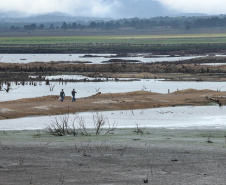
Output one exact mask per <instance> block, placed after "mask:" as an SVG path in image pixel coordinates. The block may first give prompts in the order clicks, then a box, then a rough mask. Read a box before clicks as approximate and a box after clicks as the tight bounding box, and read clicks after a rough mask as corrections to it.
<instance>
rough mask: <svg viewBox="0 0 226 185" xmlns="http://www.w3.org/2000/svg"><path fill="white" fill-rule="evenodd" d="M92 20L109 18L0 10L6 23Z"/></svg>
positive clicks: (0, 19) (0, 15)
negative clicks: (29, 13) (29, 14)
mask: <svg viewBox="0 0 226 185" xmlns="http://www.w3.org/2000/svg"><path fill="white" fill-rule="evenodd" d="M93 20H100V21H108V20H111V19H110V18H95V17H76V16H71V15H69V14H65V13H62V12H53V13H47V14H39V15H32V16H28V15H27V14H26V13H24V12H0V21H1V22H7V23H45V22H63V21H66V22H74V21H83V22H89V21H93Z"/></svg>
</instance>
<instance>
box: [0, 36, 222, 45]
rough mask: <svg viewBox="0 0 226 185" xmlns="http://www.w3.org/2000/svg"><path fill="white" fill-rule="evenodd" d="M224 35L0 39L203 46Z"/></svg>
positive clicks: (10, 41)
mask: <svg viewBox="0 0 226 185" xmlns="http://www.w3.org/2000/svg"><path fill="white" fill-rule="evenodd" d="M225 42H226V34H180V35H132V36H74V37H71V36H68V37H67V36H59V37H39V36H28V37H17V38H14V37H0V43H1V45H3V44H6V45H10V44H19V45H20V44H71V43H73V44H107V43H108V44H205V43H225Z"/></svg>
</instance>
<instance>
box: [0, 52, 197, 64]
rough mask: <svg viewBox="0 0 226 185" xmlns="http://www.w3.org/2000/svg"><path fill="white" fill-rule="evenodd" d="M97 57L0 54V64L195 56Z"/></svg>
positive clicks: (177, 58) (172, 59)
mask: <svg viewBox="0 0 226 185" xmlns="http://www.w3.org/2000/svg"><path fill="white" fill-rule="evenodd" d="M92 55H98V56H99V57H85V58H83V57H82V56H84V54H0V62H3V63H29V62H51V61H53V62H57V61H70V62H73V61H81V62H87V61H88V62H92V63H93V64H101V62H103V61H108V60H110V59H123V60H140V61H141V62H144V63H149V62H151V63H152V62H163V61H180V60H186V59H191V58H196V56H194V57H191V56H184V57H156V58H144V57H117V58H116V57H113V58H104V57H105V56H109V55H114V54H92Z"/></svg>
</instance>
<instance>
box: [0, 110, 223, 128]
mask: <svg viewBox="0 0 226 185" xmlns="http://www.w3.org/2000/svg"><path fill="white" fill-rule="evenodd" d="M225 113H226V107H219V106H200V107H199V106H195V107H193V106H184V107H167V108H153V109H142V110H141V109H140V110H127V111H126V110H123V111H103V112H99V113H98V114H99V115H103V117H104V118H107V119H108V121H109V123H110V125H112V124H113V123H115V124H116V125H117V128H135V127H136V125H139V127H140V128H149V127H150V128H167V129H182V128H183V129H226V114H225ZM96 114H97V113H96V112H84V113H76V114H70V115H69V122H70V123H69V125H71V124H72V122H73V121H72V120H74V119H75V118H78V117H82V118H83V119H84V122H85V123H86V127H87V128H94V124H93V115H96ZM60 118H62V115H61V116H41V117H27V118H20V119H10V120H1V121H0V130H38V129H44V128H46V127H47V126H48V125H51V124H52V123H53V122H54V120H55V119H58V120H60ZM74 123H75V126H76V128H78V127H79V126H78V122H77V121H75V122H74ZM105 127H108V124H106V126H105Z"/></svg>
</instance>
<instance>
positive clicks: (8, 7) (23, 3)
mask: <svg viewBox="0 0 226 185" xmlns="http://www.w3.org/2000/svg"><path fill="white" fill-rule="evenodd" d="M225 5H226V1H225V0H0V11H3V12H8V11H20V12H25V13H26V14H27V15H30V14H42V13H49V12H63V13H67V14H71V15H74V16H87V17H108V18H109V17H112V18H123V17H125V18H128V17H153V16H165V15H169V16H170V14H171V15H172V14H177V13H205V14H225V13H226V11H225ZM24 15H25V14H24Z"/></svg>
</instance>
